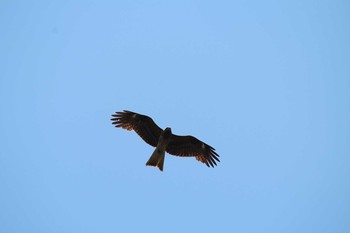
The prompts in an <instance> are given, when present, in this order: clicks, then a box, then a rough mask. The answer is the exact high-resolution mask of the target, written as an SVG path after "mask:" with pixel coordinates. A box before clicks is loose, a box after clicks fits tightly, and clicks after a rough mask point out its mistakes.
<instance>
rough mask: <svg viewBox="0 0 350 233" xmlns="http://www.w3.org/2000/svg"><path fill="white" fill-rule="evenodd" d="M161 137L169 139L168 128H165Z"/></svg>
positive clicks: (169, 132) (169, 129)
mask: <svg viewBox="0 0 350 233" xmlns="http://www.w3.org/2000/svg"><path fill="white" fill-rule="evenodd" d="M163 135H164V137H165V138H167V137H169V136H170V135H171V128H170V127H167V128H165V130H164V132H163Z"/></svg>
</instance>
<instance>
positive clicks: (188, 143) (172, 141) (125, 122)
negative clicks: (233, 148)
mask: <svg viewBox="0 0 350 233" xmlns="http://www.w3.org/2000/svg"><path fill="white" fill-rule="evenodd" d="M112 117H113V118H112V119H111V120H112V121H113V123H112V124H114V125H115V127H121V128H123V129H126V130H134V131H135V132H136V133H137V134H138V135H139V136H140V137H141V138H142V139H143V140H144V141H145V142H147V143H148V144H149V145H151V146H154V147H156V149H155V150H154V152H153V154H152V155H151V157H150V158H149V160H148V161H147V163H146V165H147V166H156V167H158V168H159V169H160V170H161V171H163V165H164V157H165V151H166V152H168V153H169V154H171V155H175V156H181V157H196V159H197V160H198V161H200V162H202V163H204V164H206V165H207V166H208V167H210V166H211V167H214V165H216V161H217V162H220V160H219V155H218V154H217V153H216V152H215V149H214V148H213V147H211V146H209V145H208V144H206V143H204V142H202V141H200V140H198V139H197V138H195V137H193V136H178V135H175V134H172V132H171V128H165V129H164V130H162V129H161V128H159V126H158V125H157V124H156V123H154V121H153V120H152V118H150V117H148V116H145V115H141V114H138V113H135V112H130V111H126V110H124V111H123V112H116V113H115V114H113V115H112Z"/></svg>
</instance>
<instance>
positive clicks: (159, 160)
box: [146, 148, 165, 171]
mask: <svg viewBox="0 0 350 233" xmlns="http://www.w3.org/2000/svg"><path fill="white" fill-rule="evenodd" d="M164 157H165V151H164V150H160V149H158V148H156V149H155V150H154V152H153V153H152V155H151V157H150V158H149V160H148V161H147V163H146V165H147V166H154V167H158V168H159V170H161V171H163V165H164Z"/></svg>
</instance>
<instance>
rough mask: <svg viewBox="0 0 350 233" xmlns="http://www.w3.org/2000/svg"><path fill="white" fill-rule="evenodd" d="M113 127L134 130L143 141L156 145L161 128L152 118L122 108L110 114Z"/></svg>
mask: <svg viewBox="0 0 350 233" xmlns="http://www.w3.org/2000/svg"><path fill="white" fill-rule="evenodd" d="M112 117H113V118H112V119H111V120H112V121H113V123H112V124H114V125H115V127H121V128H123V129H126V130H134V131H135V132H136V133H137V134H138V135H139V136H140V137H141V138H142V139H143V140H144V141H145V142H147V143H148V144H150V145H151V146H154V147H156V146H157V143H158V139H159V136H160V134H161V133H162V131H163V130H162V129H161V128H159V126H158V125H157V124H156V123H154V121H153V120H152V118H150V117H148V116H145V115H141V114H138V113H135V112H130V111H126V110H124V111H123V112H116V113H115V114H113V115H112Z"/></svg>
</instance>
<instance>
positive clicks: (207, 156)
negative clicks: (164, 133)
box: [166, 134, 220, 167]
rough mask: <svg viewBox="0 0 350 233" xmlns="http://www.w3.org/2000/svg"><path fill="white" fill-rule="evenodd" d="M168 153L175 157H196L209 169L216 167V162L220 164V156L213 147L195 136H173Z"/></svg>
mask: <svg viewBox="0 0 350 233" xmlns="http://www.w3.org/2000/svg"><path fill="white" fill-rule="evenodd" d="M166 151H167V152H168V153H169V154H172V155H175V156H182V157H191V156H195V157H196V159H197V160H198V161H200V162H202V163H204V164H206V165H207V166H208V167H210V166H211V167H214V165H216V162H220V160H219V157H220V156H219V155H218V154H217V153H216V152H215V149H214V148H213V147H211V146H209V145H208V144H206V143H204V142H202V141H200V140H198V139H197V138H195V137H193V136H178V135H174V134H173V136H172V139H171V141H170V142H169V144H168V146H167V149H166Z"/></svg>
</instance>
